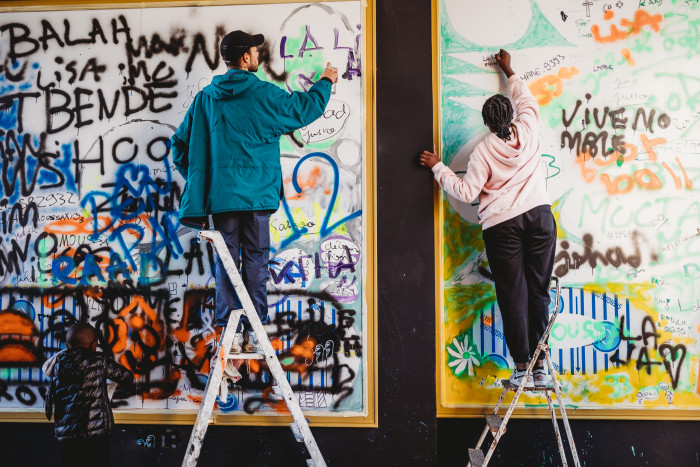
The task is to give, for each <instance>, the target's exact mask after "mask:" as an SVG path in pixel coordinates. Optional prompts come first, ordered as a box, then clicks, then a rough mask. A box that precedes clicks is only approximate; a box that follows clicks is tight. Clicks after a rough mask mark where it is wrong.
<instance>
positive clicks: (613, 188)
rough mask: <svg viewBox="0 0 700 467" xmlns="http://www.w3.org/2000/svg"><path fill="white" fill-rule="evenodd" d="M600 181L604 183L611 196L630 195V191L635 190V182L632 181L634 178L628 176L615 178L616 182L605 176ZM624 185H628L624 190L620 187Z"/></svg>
mask: <svg viewBox="0 0 700 467" xmlns="http://www.w3.org/2000/svg"><path fill="white" fill-rule="evenodd" d="M600 179H601V180H602V181H603V183H604V184H605V188H606V189H607V190H608V193H609V194H611V195H618V194H620V195H622V194H625V193H629V192H630V191H632V188H634V181H633V180H632V177H630V176H629V175H627V174H622V175H619V176H617V177H615V179H614V180H610V175H608V174H603V175H601V176H600ZM622 183H626V184H627V185H626V186H625V187H624V188H620V185H621V184H622Z"/></svg>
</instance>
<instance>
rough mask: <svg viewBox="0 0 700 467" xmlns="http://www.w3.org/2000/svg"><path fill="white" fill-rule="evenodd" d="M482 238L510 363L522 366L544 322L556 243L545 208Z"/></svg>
mask: <svg viewBox="0 0 700 467" xmlns="http://www.w3.org/2000/svg"><path fill="white" fill-rule="evenodd" d="M483 238H484V244H485V246H486V255H487V256H488V259H489V266H490V267H491V272H492V273H493V280H494V282H495V284H496V300H497V301H498V307H499V308H500V310H501V317H502V318H503V329H504V331H505V332H504V334H505V338H506V344H507V345H508V350H509V351H510V353H511V355H512V357H513V361H515V362H516V363H525V362H528V361H529V360H530V358H531V357H532V355H533V354H534V352H535V350H536V349H537V344H538V343H539V341H540V339H541V338H542V335H543V334H544V331H545V329H546V328H547V323H548V321H549V301H550V298H549V281H550V278H551V275H552V269H553V268H554V249H555V247H556V239H557V227H556V222H555V221H554V216H553V215H552V210H551V207H550V206H549V205H542V206H538V207H536V208H533V209H531V210H529V211H527V212H525V213H523V214H520V215H519V216H517V217H514V218H513V219H509V220H507V221H505V222H502V223H500V224H496V225H494V226H493V227H489V228H488V229H486V230H484V231H483ZM540 355H541V358H544V355H543V354H540Z"/></svg>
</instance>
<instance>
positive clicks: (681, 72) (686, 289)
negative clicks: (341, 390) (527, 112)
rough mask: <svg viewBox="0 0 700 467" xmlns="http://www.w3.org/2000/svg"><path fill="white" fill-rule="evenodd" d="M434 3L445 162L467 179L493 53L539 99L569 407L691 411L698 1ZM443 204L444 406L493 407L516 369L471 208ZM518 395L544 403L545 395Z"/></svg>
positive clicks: (493, 71) (493, 82) (697, 352)
mask: <svg viewBox="0 0 700 467" xmlns="http://www.w3.org/2000/svg"><path fill="white" fill-rule="evenodd" d="M438 5H439V7H438V11H439V15H438V34H439V38H438V42H439V57H438V60H439V63H440V70H441V71H440V75H439V83H440V92H439V107H440V111H439V113H440V141H441V146H442V156H443V160H444V161H445V162H446V164H448V165H449V166H450V167H451V168H452V169H453V170H454V171H455V172H456V173H460V172H461V173H464V171H465V170H466V168H467V163H468V161H469V155H470V153H471V151H472V149H473V148H474V147H475V145H476V144H477V143H478V142H479V141H481V140H482V139H483V137H484V136H485V135H486V131H487V129H486V127H485V126H484V125H483V120H482V117H481V106H482V105H483V103H484V101H485V100H486V99H487V98H488V97H489V96H491V95H492V94H495V93H502V94H507V93H508V90H507V87H506V81H505V78H504V77H503V74H502V73H501V72H500V70H499V68H498V66H497V64H496V61H495V58H494V54H495V53H496V52H498V50H499V49H500V48H504V49H506V50H508V51H509V52H510V53H511V55H512V66H513V70H514V71H515V73H516V74H517V75H518V76H519V77H520V78H521V79H523V80H525V81H526V83H527V85H528V87H529V88H530V90H531V91H532V94H533V95H534V96H535V98H536V99H537V101H538V104H539V107H540V115H539V125H540V127H539V136H540V141H541V152H542V164H541V170H542V173H543V174H544V176H545V178H546V183H547V191H548V193H549V196H550V200H551V202H552V211H553V213H554V216H555V219H556V221H557V252H556V257H555V264H554V274H555V275H556V276H558V277H559V278H560V280H561V282H562V285H563V289H562V300H561V303H560V312H561V315H560V316H559V318H558V320H557V322H556V324H555V325H554V328H553V329H552V335H551V338H550V345H551V347H552V349H551V357H552V360H553V362H554V365H555V367H556V369H557V370H558V372H559V377H560V381H561V382H562V386H563V393H564V397H565V401H566V403H567V405H569V406H570V407H572V408H573V409H583V410H584V411H585V409H608V410H611V409H614V410H616V411H619V410H623V411H624V410H628V411H631V410H635V409H643V410H647V409H652V410H654V411H656V412H646V413H648V414H652V413H656V414H658V413H659V411H661V413H667V414H668V416H673V414H674V413H680V412H681V411H685V413H686V414H688V413H695V414H697V409H698V407H699V406H700V379H699V375H700V368H699V367H698V366H699V362H700V344H699V343H698V341H699V338H700V306H698V303H700V302H698V300H700V295H698V293H699V292H698V290H696V287H697V286H696V284H697V283H698V282H697V279H698V274H697V272H698V264H697V263H698V259H697V256H698V254H699V253H698V251H699V248H700V242H698V236H699V234H700V217H699V215H700V203H699V201H700V196H699V195H698V191H697V189H698V186H699V183H700V180H698V176H699V175H700V165H698V159H697V157H696V155H697V153H698V142H699V141H700V112H699V110H700V109H699V108H698V103H697V102H696V95H697V89H696V88H697V83H698V79H697V75H698V72H700V68H698V65H697V60H696V58H697V54H698V53H699V52H700V49H698V43H699V42H698V31H697V24H698V23H699V22H700V7H698V5H697V2H686V1H675V0H659V1H620V2H590V1H587V2H555V1H548V0H539V1H538V0H496V1H494V2H489V3H488V4H479V5H478V6H475V5H472V4H468V3H465V2H460V1H457V0H440V1H439V3H438ZM475 203H476V202H475ZM440 209H441V214H442V221H443V222H442V226H441V227H442V228H441V233H442V241H441V244H440V247H441V256H442V266H441V276H442V277H441V279H442V307H441V309H440V310H438V319H439V323H440V325H439V328H440V333H439V335H438V337H437V338H438V347H439V348H441V349H442V350H441V352H439V356H438V358H439V360H438V369H439V371H438V373H439V383H438V387H439V395H438V400H439V406H440V407H442V408H443V409H444V410H447V411H450V410H452V411H459V410H462V409H465V410H467V409H469V408H478V407H482V406H485V405H493V404H495V402H496V401H497V399H498V397H499V395H500V390H498V389H499V388H498V386H499V382H498V379H499V378H507V377H508V376H509V375H510V373H511V371H512V369H513V361H512V358H511V357H510V356H509V354H508V349H507V346H506V345H505V341H504V334H503V324H502V321H501V316H500V312H499V310H498V304H497V303H496V296H495V289H494V286H493V283H492V282H491V281H490V280H489V279H488V277H487V276H488V274H484V268H485V267H488V258H487V257H486V254H485V251H484V244H483V241H482V240H481V226H480V225H479V223H478V221H479V220H478V217H477V206H476V204H474V205H472V204H465V203H461V202H459V201H457V200H455V199H452V198H450V197H449V196H444V199H443V200H442V202H441V206H440ZM552 307H553V305H552ZM550 311H551V310H550ZM525 403H526V405H527V406H528V407H546V406H547V403H546V400H545V399H544V398H539V397H537V396H526V398H525ZM575 412H576V413H579V414H580V413H582V412H580V411H578V410H576V411H575ZM450 413H454V412H450ZM588 413H591V412H588ZM597 413H600V412H597ZM650 416H653V415H650Z"/></svg>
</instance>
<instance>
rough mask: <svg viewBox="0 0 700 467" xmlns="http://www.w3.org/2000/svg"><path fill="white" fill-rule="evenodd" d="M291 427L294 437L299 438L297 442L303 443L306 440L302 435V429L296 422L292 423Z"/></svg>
mask: <svg viewBox="0 0 700 467" xmlns="http://www.w3.org/2000/svg"><path fill="white" fill-rule="evenodd" d="M289 428H291V429H292V434H294V439H296V440H297V443H303V442H304V437H303V436H301V430H300V429H299V427H298V426H297V424H296V423H290V424H289Z"/></svg>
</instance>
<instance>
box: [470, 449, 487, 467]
mask: <svg viewBox="0 0 700 467" xmlns="http://www.w3.org/2000/svg"><path fill="white" fill-rule="evenodd" d="M469 462H470V463H471V464H472V467H481V466H482V465H484V451H482V450H481V449H471V448H469Z"/></svg>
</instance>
